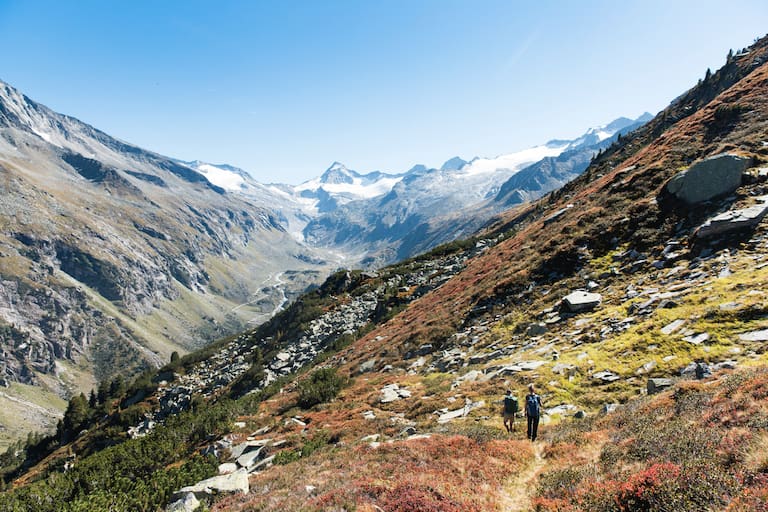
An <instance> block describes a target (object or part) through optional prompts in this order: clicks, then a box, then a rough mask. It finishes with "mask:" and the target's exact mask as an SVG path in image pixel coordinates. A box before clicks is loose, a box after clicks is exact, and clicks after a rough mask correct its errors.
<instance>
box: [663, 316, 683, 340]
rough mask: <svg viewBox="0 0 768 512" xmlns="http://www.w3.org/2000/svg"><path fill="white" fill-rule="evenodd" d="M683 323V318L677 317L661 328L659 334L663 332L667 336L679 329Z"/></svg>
mask: <svg viewBox="0 0 768 512" xmlns="http://www.w3.org/2000/svg"><path fill="white" fill-rule="evenodd" d="M684 324H685V320H683V319H677V320H675V321H674V322H672V323H670V324H667V325H666V326H664V327H662V328H661V334H665V335H667V336H669V335H670V334H672V333H674V332H675V331H677V330H679V329H680V328H681V327H682V326H683V325H684Z"/></svg>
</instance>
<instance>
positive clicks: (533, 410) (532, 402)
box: [525, 395, 541, 418]
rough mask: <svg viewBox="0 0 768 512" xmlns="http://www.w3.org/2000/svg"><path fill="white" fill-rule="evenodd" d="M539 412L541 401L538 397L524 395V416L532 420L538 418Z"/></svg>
mask: <svg viewBox="0 0 768 512" xmlns="http://www.w3.org/2000/svg"><path fill="white" fill-rule="evenodd" d="M540 412H541V399H540V398H539V395H526V397H525V414H527V415H528V416H531V417H533V418H535V417H538V416H539V414H540Z"/></svg>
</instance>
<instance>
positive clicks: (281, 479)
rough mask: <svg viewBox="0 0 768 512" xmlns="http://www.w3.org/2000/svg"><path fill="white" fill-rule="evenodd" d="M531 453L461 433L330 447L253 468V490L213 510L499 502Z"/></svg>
mask: <svg viewBox="0 0 768 512" xmlns="http://www.w3.org/2000/svg"><path fill="white" fill-rule="evenodd" d="M532 458H533V451H532V449H531V446H530V443H527V442H523V441H498V440H495V441H488V442H477V441H474V440H472V439H469V438H466V437H463V436H448V437H446V436H441V435H434V436H431V437H429V438H422V439H413V440H403V441H396V442H392V443H383V444H381V445H380V446H378V447H376V448H372V447H371V446H369V445H368V444H360V445H358V446H355V447H354V448H350V449H338V448H329V449H327V450H323V451H321V452H318V453H317V454H316V456H312V457H309V458H307V459H302V460H299V461H296V462H293V463H291V464H289V465H287V466H285V467H283V468H273V469H272V470H270V471H268V472H265V473H262V474H258V475H255V476H254V477H252V478H251V487H252V492H251V493H250V494H249V495H248V496H247V497H236V496H233V497H230V498H227V499H224V500H222V501H221V502H219V503H217V505H216V506H215V507H214V508H213V510H214V511H216V510H235V511H236V510H265V511H266V510H308V511H311V510H351V509H357V510H375V509H374V508H373V507H374V506H376V507H380V508H381V509H384V510H387V511H414V512H415V511H431V510H434V511H453V510H455V511H469V512H471V511H480V510H494V509H495V505H494V504H495V503H497V502H498V501H499V493H500V492H501V491H502V487H503V484H504V482H505V481H506V479H507V478H509V477H510V476H511V475H513V474H515V473H516V472H519V471H520V470H521V468H523V467H524V466H525V465H526V464H528V463H530V461H531V460H532ZM306 486H312V488H311V489H310V492H308V491H307V487H306Z"/></svg>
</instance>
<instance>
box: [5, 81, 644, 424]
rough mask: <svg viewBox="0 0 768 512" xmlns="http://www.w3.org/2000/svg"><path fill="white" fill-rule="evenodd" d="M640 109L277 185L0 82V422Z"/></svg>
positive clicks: (437, 216) (419, 230)
mask: <svg viewBox="0 0 768 512" xmlns="http://www.w3.org/2000/svg"><path fill="white" fill-rule="evenodd" d="M647 118H648V116H647V115H644V116H642V117H641V118H640V119H638V120H635V121H630V120H628V119H623V118H622V119H619V120H617V121H614V122H613V123H611V124H609V125H607V126H605V127H601V128H598V129H593V130H590V131H588V132H587V133H586V134H585V135H584V136H582V137H580V138H579V139H577V140H574V141H562V140H560V141H551V142H549V143H547V144H545V145H542V146H538V147H535V148H531V149H527V150H523V151H520V152H517V153H512V154H506V155H502V156H499V157H496V158H475V159H473V160H471V161H469V162H467V161H464V160H462V159H460V158H458V157H456V158H452V159H450V160H449V161H447V162H446V163H445V164H444V165H443V166H442V167H441V168H440V169H427V168H426V167H424V166H414V167H413V168H412V169H411V170H409V171H407V172H404V173H401V174H388V173H384V172H372V173H368V174H365V175H362V174H359V173H357V172H355V171H352V170H349V169H347V168H346V167H345V166H344V165H343V164H340V163H338V162H336V163H334V164H333V165H331V166H330V167H329V168H328V169H327V170H326V171H325V172H324V173H323V174H322V176H320V177H319V178H317V179H314V180H310V181H308V182H305V183H303V184H301V185H298V186H292V185H287V184H261V183H258V182H257V181H255V180H254V179H253V178H251V176H250V175H249V174H248V173H247V172H246V171H244V170H242V169H238V168H236V167H233V166H229V165H226V164H223V165H212V164H208V163H204V162H200V161H191V162H185V161H180V160H177V159H173V158H169V157H165V156H162V155H159V154H156V153H153V152H150V151H146V150H143V149H141V148H138V147H136V146H133V145H131V144H128V143H125V142H123V141H120V140H117V139H115V138H113V137H110V136H109V135H107V134H105V133H103V132H101V131H99V130H98V129H96V128H94V127H92V126H89V125H87V124H85V123H83V122H81V121H79V120H77V119H75V118H73V117H69V116H65V115H61V114H58V113H56V112H53V111H52V110H50V109H49V108H47V107H45V106H43V105H41V104H39V103H36V102H35V101H33V100H31V99H30V98H28V97H26V96H24V95H23V94H22V93H20V92H19V91H17V90H16V89H14V88H13V87H11V86H10V85H7V84H2V83H0V132H1V133H2V137H1V138H0V172H2V174H3V183H4V186H3V204H2V207H1V208H2V210H3V211H2V213H3V215H2V229H1V230H0V251H1V252H0V257H1V258H2V261H3V263H2V266H0V274H2V275H1V278H2V279H1V280H0V326H1V327H2V330H0V347H2V350H3V356H4V357H3V360H2V363H1V365H2V366H0V370H1V371H0V379H2V382H3V383H4V384H5V385H6V386H8V387H9V389H8V392H7V393H6V395H5V396H0V402H2V401H5V402H7V403H8V406H9V407H8V409H7V410H8V411H9V412H8V413H7V414H6V416H5V418H0V419H2V420H3V421H4V423H3V424H4V425H5V426H6V428H7V431H8V432H9V433H11V434H10V437H13V436H15V435H18V433H20V432H24V431H27V430H29V429H30V428H35V427H46V428H51V427H52V425H53V423H54V422H55V421H56V419H57V418H58V417H59V416H60V414H61V409H62V408H63V401H62V400H63V399H66V398H68V397H69V396H71V394H72V393H75V392H76V391H77V390H78V389H85V388H92V387H95V386H96V385H97V383H98V382H100V381H103V380H105V379H109V378H111V377H112V376H114V374H115V371H116V369H117V368H120V369H121V373H123V374H125V375H135V374H136V373H138V372H140V371H142V370H144V369H146V368H151V367H158V366H160V365H162V364H163V363H164V362H166V361H167V360H168V358H169V357H170V355H171V354H172V353H173V352H177V351H178V352H181V353H186V352H188V351H189V350H192V349H194V348H199V347H201V346H203V345H205V344H206V343H208V342H209V340H210V339H212V338H215V337H217V336H221V335H226V334H231V333H235V332H238V331H240V330H242V329H243V328H245V327H246V326H248V325H249V324H251V325H252V324H258V323H261V322H263V321H265V320H268V319H269V318H270V317H271V316H272V315H273V314H274V313H275V312H278V311H280V310H281V309H282V308H283V307H284V306H285V305H286V304H288V303H289V302H290V301H291V300H292V299H294V298H296V297H297V296H298V294H299V293H301V292H303V291H305V290H306V289H307V288H308V287H310V286H315V285H317V284H319V283H320V282H322V279H324V278H325V277H326V276H327V275H328V274H329V273H330V271H331V270H333V269H334V268H337V267H339V266H345V267H351V266H355V265H364V266H367V267H369V268H374V267H377V266H380V265H382V264H386V263H391V262H393V261H396V260H398V259H403V258H406V257H409V256H412V255H415V254H416V253H418V252H419V251H423V250H427V249H429V248H431V247H434V246H436V245H438V244H440V243H443V242H446V241H449V240H452V239H455V238H457V237H460V236H462V235H468V234H469V233H471V232H472V231H474V230H475V229H477V228H478V227H479V226H481V225H483V224H484V223H485V222H487V221H488V219H489V218H491V217H492V216H493V215H495V214H496V213H498V212H499V211H501V210H502V209H504V208H506V207H507V205H508V204H509V199H508V198H507V199H500V198H501V196H497V197H494V195H495V194H497V192H499V191H501V190H505V188H504V187H505V186H506V187H507V188H509V185H508V184H506V183H505V182H506V181H507V180H508V179H510V176H512V177H514V176H515V175H516V173H517V174H519V171H521V170H522V169H524V168H526V166H528V165H529V164H531V163H537V162H538V163H539V164H541V163H542V162H545V161H547V159H549V158H560V156H561V155H565V154H573V155H578V156H574V157H573V158H571V159H569V160H567V161H566V162H565V163H564V164H562V165H560V166H559V167H558V173H557V174H553V173H552V170H551V169H550V168H546V169H542V170H537V171H533V172H531V171H529V173H530V174H532V175H533V176H534V178H533V179H534V180H535V181H536V183H532V184H531V183H524V184H522V185H521V186H520V187H518V188H517V189H516V190H517V191H516V194H517V195H518V196H519V197H520V198H521V199H520V201H522V200H529V199H533V198H536V197H538V196H540V195H541V194H543V193H545V192H547V191H549V190H551V189H553V188H556V187H558V186H560V185H562V184H563V183H565V182H567V181H568V180H570V179H572V178H573V177H575V176H576V175H578V173H579V172H581V171H582V170H583V169H584V167H585V166H586V163H587V162H588V161H589V159H590V158H591V157H593V156H594V155H595V154H596V153H597V152H598V151H600V150H601V149H602V148H604V147H607V145H608V144H610V143H611V141H613V140H615V137H616V136H618V134H620V133H624V132H626V131H628V130H631V129H632V128H634V127H637V126H639V125H641V124H642V122H644V121H646V120H647ZM542 159H543V160H542ZM480 203H482V204H480ZM459 219H460V220H459ZM242 276H248V279H241V277H242ZM29 385H31V386H34V387H35V388H34V390H32V391H30V390H28V389H27V388H25V387H24V386H29ZM6 397H7V398H6ZM30 398H32V399H31V400H30ZM13 433H15V434H13Z"/></svg>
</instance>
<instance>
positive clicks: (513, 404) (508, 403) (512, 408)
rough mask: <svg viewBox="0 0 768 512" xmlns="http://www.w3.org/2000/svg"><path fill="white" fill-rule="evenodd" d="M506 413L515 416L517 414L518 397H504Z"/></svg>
mask: <svg viewBox="0 0 768 512" xmlns="http://www.w3.org/2000/svg"><path fill="white" fill-rule="evenodd" d="M504 412H505V413H507V414H514V413H516V412H517V397H515V396H505V397H504Z"/></svg>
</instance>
